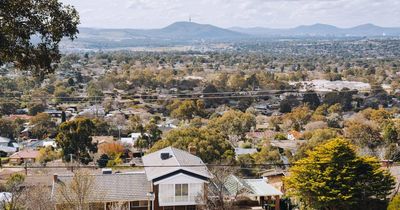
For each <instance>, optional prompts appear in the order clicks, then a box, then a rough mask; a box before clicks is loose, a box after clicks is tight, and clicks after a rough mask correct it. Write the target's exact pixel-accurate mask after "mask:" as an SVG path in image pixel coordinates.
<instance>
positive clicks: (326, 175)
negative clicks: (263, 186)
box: [285, 138, 395, 210]
mask: <svg viewBox="0 0 400 210" xmlns="http://www.w3.org/2000/svg"><path fill="white" fill-rule="evenodd" d="M285 183H286V187H287V189H288V194H289V195H291V196H294V197H297V198H299V200H300V201H301V203H302V204H303V205H304V208H309V209H327V210H328V209H344V210H346V209H374V208H371V206H369V204H370V203H371V202H373V201H376V200H385V199H387V196H388V195H389V194H390V193H391V190H392V189H393V188H394V184H395V182H394V178H393V177H392V176H391V175H390V173H389V172H388V171H386V170H385V169H382V168H381V165H380V164H379V161H378V160H377V159H376V158H372V157H360V156H357V154H356V152H355V149H354V146H352V145H351V143H350V142H349V141H348V140H345V139H341V138H337V139H332V140H330V141H328V142H326V143H325V144H322V145H319V146H317V147H316V148H315V149H314V150H312V151H309V152H307V157H305V158H303V159H301V160H299V161H297V162H296V164H295V165H294V166H293V167H292V168H291V169H290V176H289V177H287V179H286V180H285Z"/></svg>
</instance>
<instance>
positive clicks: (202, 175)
mask: <svg viewBox="0 0 400 210" xmlns="http://www.w3.org/2000/svg"><path fill="white" fill-rule="evenodd" d="M143 165H144V167H145V171H146V175H147V180H148V181H150V182H151V183H152V187H153V192H154V195H155V200H154V209H155V210H195V209H197V208H198V207H199V206H201V205H203V204H204V202H205V185H206V184H208V180H209V179H210V178H212V176H211V174H210V172H209V171H208V169H207V166H206V165H205V164H204V163H203V161H202V160H201V159H200V158H199V157H197V156H194V155H192V154H190V153H189V152H186V151H183V150H179V149H176V148H173V147H167V148H164V149H162V150H159V151H157V152H154V153H151V154H148V155H145V156H143Z"/></svg>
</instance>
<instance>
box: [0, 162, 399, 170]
mask: <svg viewBox="0 0 400 210" xmlns="http://www.w3.org/2000/svg"><path fill="white" fill-rule="evenodd" d="M357 162H358V161H338V162H302V163H298V162H294V163H264V164H242V165H240V164H204V165H198V164H196V165H146V166H144V165H130V166H124V165H118V166H116V167H118V168H197V167H199V168H204V167H233V168H240V169H246V168H247V169H255V168H259V167H269V166H296V165H331V164H332V165H336V164H349V163H357ZM368 163H376V164H381V163H382V162H381V161H371V162H368ZM394 164H397V162H393V163H391V164H390V165H394ZM71 167H73V168H100V167H99V166H98V165H74V166H72V165H71V166H68V165H66V166H1V167H0V168H6V169H7V168H10V169H18V168H20V169H40V168H49V169H52V168H53V169H60V168H67V169H68V168H71Z"/></svg>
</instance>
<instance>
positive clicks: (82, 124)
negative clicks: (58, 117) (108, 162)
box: [56, 118, 97, 164]
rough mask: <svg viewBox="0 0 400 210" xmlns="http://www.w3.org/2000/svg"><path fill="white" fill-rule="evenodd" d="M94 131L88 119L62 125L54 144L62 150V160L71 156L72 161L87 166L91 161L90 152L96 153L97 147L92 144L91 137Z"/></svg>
mask: <svg viewBox="0 0 400 210" xmlns="http://www.w3.org/2000/svg"><path fill="white" fill-rule="evenodd" d="M94 130H95V126H94V124H93V122H92V121H91V120H90V119H85V118H79V119H76V120H73V121H68V122H64V123H62V124H61V125H60V127H59V133H58V135H57V137H56V142H57V145H58V146H59V147H60V148H62V150H63V155H64V159H66V160H70V155H71V154H72V155H73V158H74V159H76V160H79V161H80V162H81V163H84V164H88V163H89V162H90V161H91V160H92V158H91V156H90V152H97V145H96V144H94V143H92V137H91V136H92V134H93V132H94Z"/></svg>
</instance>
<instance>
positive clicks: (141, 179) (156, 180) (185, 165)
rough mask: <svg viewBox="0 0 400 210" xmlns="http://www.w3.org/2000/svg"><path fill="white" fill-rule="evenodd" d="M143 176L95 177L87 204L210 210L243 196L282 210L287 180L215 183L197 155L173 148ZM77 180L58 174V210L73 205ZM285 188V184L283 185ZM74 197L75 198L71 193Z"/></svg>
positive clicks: (159, 154) (153, 157) (149, 162)
mask: <svg viewBox="0 0 400 210" xmlns="http://www.w3.org/2000/svg"><path fill="white" fill-rule="evenodd" d="M142 159H143V168H144V169H143V170H139V171H137V170H135V171H133V172H123V173H109V171H107V173H102V174H93V175H86V176H90V179H91V180H92V181H91V183H92V186H91V187H90V190H88V191H89V192H90V193H89V194H88V196H87V197H86V198H85V199H86V201H87V203H89V204H90V209H96V210H97V209H99V210H100V209H104V210H106V209H110V207H111V206H116V205H118V206H122V209H138V210H140V209H142V210H146V209H153V210H196V209H202V207H205V206H207V205H210V203H212V202H210V200H215V199H219V198H220V197H218V195H217V194H218V193H215V192H216V191H217V192H221V193H222V194H223V199H224V200H225V201H227V200H234V199H237V198H238V196H241V197H242V198H247V199H249V200H252V201H253V202H256V203H257V205H258V206H260V207H261V206H266V205H270V206H271V207H273V208H272V209H275V210H279V209H280V198H281V196H282V195H283V193H282V192H281V191H280V189H278V188H276V187H275V186H277V185H276V183H277V182H279V181H277V179H279V178H277V177H279V176H280V175H281V174H279V173H278V174H277V173H271V174H268V173H266V175H268V176H270V177H271V181H272V182H271V183H273V184H270V183H269V178H268V177H263V178H260V179H242V178H239V177H237V176H235V175H233V174H229V175H227V176H226V177H225V178H224V180H225V181H224V182H223V183H217V182H215V181H214V177H215V176H216V174H212V173H211V172H210V171H209V169H208V168H207V165H206V164H204V162H203V161H202V160H201V159H200V158H199V157H197V156H195V155H194V154H191V153H190V152H187V151H183V150H179V149H176V148H173V147H167V148H164V149H161V150H159V151H156V152H153V153H150V154H147V155H145V156H143V158H142ZM73 180H74V175H71V174H70V175H62V174H54V176H53V183H52V184H51V188H52V194H51V197H52V199H53V200H54V202H55V203H56V209H63V208H64V207H65V206H66V205H67V206H68V205H71V203H69V199H66V198H65V193H62V192H63V187H65V186H68V185H69V184H70V183H71V182H72V181H73ZM280 182H281V179H280ZM71 193H73V192H71Z"/></svg>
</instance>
